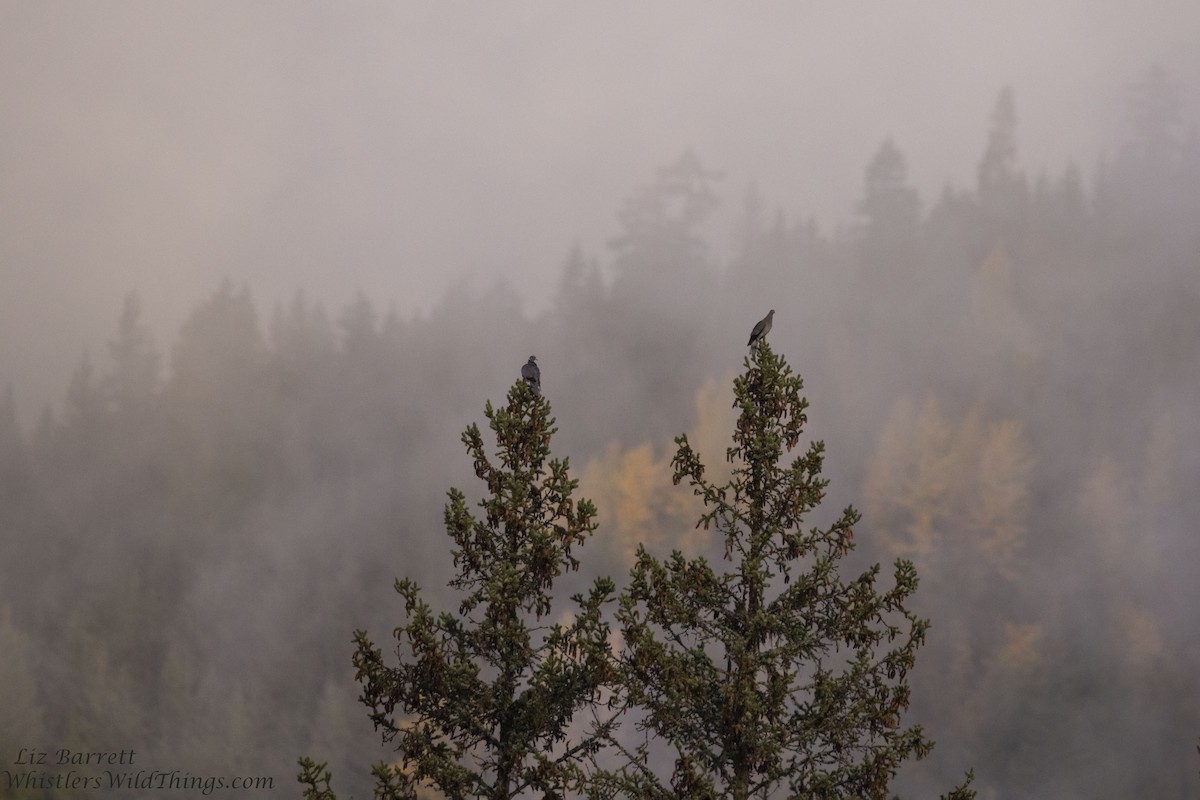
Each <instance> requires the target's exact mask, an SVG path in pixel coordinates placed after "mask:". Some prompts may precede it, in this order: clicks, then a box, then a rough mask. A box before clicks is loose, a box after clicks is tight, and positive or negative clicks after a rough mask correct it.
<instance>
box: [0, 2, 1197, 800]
mask: <svg viewBox="0 0 1200 800" xmlns="http://www.w3.org/2000/svg"><path fill="white" fill-rule="evenodd" d="M1198 29H1200V11H1197V10H1195V7H1194V5H1193V4H1192V3H1186V2H1164V3H1157V4H1155V9H1154V12H1153V13H1152V14H1151V13H1149V12H1140V13H1139V12H1137V11H1135V10H1134V9H1132V8H1131V7H1129V6H1128V4H1125V3H1119V2H1090V3H1085V2H1068V3H1057V4H1054V5H1053V7H1052V8H1046V7H1044V4H1035V3H1025V2H1019V3H1008V4H1005V5H1004V6H1003V7H1000V6H997V7H994V8H992V7H982V6H979V5H972V4H965V3H958V2H954V3H951V2H912V3H904V4H883V3H878V4H868V3H857V2H849V3H837V4H833V3H825V4H811V3H755V4H748V5H744V6H739V7H734V6H731V5H720V6H718V5H715V4H696V3H658V4H654V5H653V6H650V7H646V6H644V5H640V4H634V3H605V4H603V5H601V4H598V3H597V4H590V5H586V6H574V7H568V6H561V5H551V4H531V3H522V4H516V3H513V4H505V5H490V6H478V5H468V4H465V3H462V4H460V3H439V4H436V5H434V4H432V3H429V4H421V5H417V4H382V3H381V4H365V3H364V4H341V5H338V6H332V5H316V4H313V5H300V4H295V3H275V4H272V3H257V4H247V3H224V4H223V3H204V4H201V3H192V4H162V3H105V4H55V3H51V4H34V3H12V2H0V276H2V279H0V390H2V389H4V387H8V391H7V392H6V393H5V394H3V395H0V557H2V561H0V563H2V565H3V572H2V577H0V653H3V659H0V671H2V672H3V674H0V708H2V709H3V711H4V712H5V713H4V714H3V715H2V716H0V720H2V722H0V771H3V770H4V769H6V768H7V764H6V763H4V762H5V761H6V760H8V761H11V760H12V759H11V757H10V756H8V755H5V754H10V753H12V754H15V753H16V751H17V750H18V749H19V748H20V747H22V746H39V747H40V746H44V747H46V748H51V747H79V748H87V749H117V750H119V749H123V748H130V747H133V748H138V749H141V750H143V752H144V753H145V754H146V755H145V762H144V763H145V765H146V766H147V767H148V768H152V769H174V768H180V769H184V770H188V771H191V772H192V773H196V774H208V773H212V774H269V775H273V776H275V778H276V792H275V794H276V795H278V796H286V795H289V794H291V793H292V792H293V787H292V785H291V777H292V775H293V774H294V771H295V770H294V760H295V757H296V756H298V755H300V754H310V755H313V756H315V757H317V758H318V759H320V760H325V759H329V760H331V762H332V763H333V766H334V768H335V773H336V779H335V785H340V786H341V787H342V788H343V791H345V792H346V794H347V795H353V796H357V797H364V796H367V795H368V794H369V789H368V788H367V782H366V781H365V777H366V769H367V765H368V764H369V763H370V762H371V761H373V760H376V759H378V758H380V757H382V756H383V755H385V753H384V751H381V750H380V749H379V748H378V746H377V738H376V737H375V735H374V734H373V733H372V732H371V730H370V724H369V722H368V721H367V720H366V717H365V713H364V709H362V707H361V706H359V705H357V704H356V703H355V701H354V698H355V694H356V690H355V687H354V686H353V682H352V680H351V677H352V675H351V670H350V668H349V655H350V634H351V631H352V630H353V629H354V628H358V627H366V628H369V629H370V630H371V632H372V633H373V635H374V636H375V638H376V640H377V641H378V642H380V643H383V644H384V645H385V647H386V646H387V645H386V640H387V632H388V631H390V630H391V629H392V627H394V626H395V624H396V623H397V622H398V621H399V619H400V614H401V609H400V607H399V606H398V604H397V603H396V602H395V600H394V595H393V594H392V592H391V585H392V580H393V578H394V577H396V576H397V575H414V576H419V577H420V578H421V580H422V583H423V584H424V585H425V586H427V587H429V589H430V591H431V592H434V593H435V594H438V593H440V591H441V586H442V585H443V584H444V578H445V575H446V570H447V569H448V568H449V563H448V562H449V559H448V555H447V540H446V538H445V537H444V534H443V533H442V529H441V524H440V522H441V508H442V503H443V501H444V492H445V490H446V489H447V488H448V487H450V486H451V485H454V486H458V487H460V488H462V489H463V490H464V491H465V492H466V494H467V496H468V497H469V498H470V497H477V496H478V494H479V487H478V486H476V485H475V484H476V483H477V481H476V480H475V479H474V477H473V475H472V474H471V470H470V464H469V463H466V460H465V456H464V454H463V452H462V448H461V445H460V443H459V441H458V436H459V433H460V432H461V430H462V429H463V428H464V427H465V426H466V425H467V424H468V423H469V422H471V421H478V420H481V418H482V408H483V404H484V402H485V401H486V400H488V399H490V400H492V401H493V402H496V401H499V400H501V398H502V396H503V394H504V392H505V391H506V390H507V388H508V386H509V385H510V384H511V382H512V380H513V379H515V378H516V376H517V374H518V370H519V367H520V365H521V364H522V363H523V362H524V360H525V359H526V357H527V356H528V355H529V353H531V352H532V353H537V354H538V356H539V361H540V362H541V363H542V364H543V375H544V384H545V388H546V392H547V395H548V397H549V398H550V399H551V402H552V403H553V405H554V411H555V414H556V416H557V418H558V422H559V427H560V429H561V430H560V433H559V435H558V437H557V438H556V440H555V444H554V450H555V452H556V454H559V455H567V456H569V457H570V458H571V463H572V468H573V473H574V474H575V475H577V476H580V477H582V479H583V482H584V483H583V491H584V493H585V494H586V495H587V496H590V497H592V498H593V499H594V500H595V501H596V502H597V505H598V508H599V512H600V521H601V533H600V534H599V535H598V537H597V539H596V541H594V542H593V543H592V544H591V545H590V546H589V547H588V548H587V549H585V551H584V561H585V564H586V566H585V570H586V571H587V572H588V573H589V574H599V573H607V574H612V575H614V576H615V577H617V578H618V583H620V577H621V576H622V574H623V571H624V570H625V569H626V568H627V566H628V557H629V553H630V552H631V550H632V548H633V547H634V546H635V544H636V543H637V542H639V541H644V542H647V543H648V544H649V545H650V546H652V547H653V548H656V549H657V550H659V551H665V550H667V549H669V548H670V547H674V546H679V547H684V548H686V549H689V551H692V552H695V551H699V550H703V549H704V548H705V547H706V542H704V541H703V540H702V539H697V538H696V535H695V534H694V533H693V532H692V522H691V514H692V511H691V510H690V509H689V508H688V505H687V503H686V502H685V501H681V500H680V499H679V495H680V493H681V492H682V490H676V489H674V488H673V487H671V486H670V480H669V473H668V470H667V464H668V463H669V461H670V455H671V450H670V442H671V438H672V437H673V436H675V435H676V434H678V433H680V432H683V431H688V432H689V436H690V437H692V440H693V442H696V443H698V447H699V449H700V452H701V455H702V456H705V455H709V456H712V458H711V459H710V460H713V461H715V460H719V458H720V451H721V448H722V447H723V443H724V441H725V440H726V438H727V436H728V432H729V430H730V422H731V420H730V418H729V417H728V406H729V381H730V379H731V378H732V376H733V375H734V374H735V373H736V371H737V370H738V369H739V368H740V365H741V359H742V357H743V356H744V354H745V350H744V348H743V344H744V342H745V337H746V335H747V333H748V331H749V328H750V326H751V325H752V324H753V323H754V322H755V321H756V320H757V319H759V318H760V317H761V316H762V315H763V314H764V313H765V312H766V310H767V309H768V308H770V307H774V308H775V309H776V311H777V313H776V317H775V330H774V331H773V333H772V343H773V344H774V346H775V347H776V348H777V349H778V350H780V351H781V352H783V353H784V354H785V355H786V356H787V357H788V359H789V361H790V362H791V363H792V364H793V366H795V367H796V368H797V370H798V371H800V372H801V373H802V374H803V375H804V376H805V378H806V382H807V394H808V396H809V398H810V399H811V400H812V402H813V408H812V411H811V414H810V416H811V420H812V422H811V426H810V431H811V433H812V434H813V435H814V436H817V437H821V438H824V439H825V440H826V441H827V444H828V451H829V456H828V461H827V472H828V473H829V475H830V477H831V478H832V479H833V480H834V484H833V487H832V489H831V494H830V500H829V506H830V507H829V508H827V509H824V510H822V512H821V514H820V515H819V516H822V517H832V516H834V515H835V514H836V512H837V511H838V510H839V509H840V507H841V505H843V504H845V503H851V502H852V503H854V504H856V505H858V506H859V507H860V508H861V509H862V510H863V511H864V512H865V514H866V520H865V521H864V524H863V525H862V526H861V529H860V531H859V542H860V545H861V549H860V551H859V552H858V553H857V554H856V558H857V559H859V562H861V563H866V562H871V561H885V562H886V561H889V560H890V559H891V558H892V557H894V556H896V555H904V556H908V557H912V558H914V559H915V560H916V561H917V564H918V569H919V571H920V574H921V576H922V588H921V591H920V592H919V606H920V610H921V611H922V613H926V614H928V615H930V616H931V617H932V618H933V620H934V628H933V632H932V634H931V638H930V644H929V646H928V648H927V650H926V651H925V653H924V654H923V656H922V658H921V659H919V661H918V667H917V674H916V676H915V691H916V694H915V700H914V707H913V719H914V720H915V721H920V722H923V723H925V724H926V726H927V733H928V734H929V735H930V736H931V737H932V738H934V739H936V740H937V741H938V742H939V745H938V748H937V750H935V753H934V755H933V756H932V757H931V759H930V760H929V761H927V762H925V763H923V764H920V765H915V766H914V767H913V768H912V769H910V770H908V771H906V772H905V774H904V777H903V780H902V784H901V785H900V786H899V788H901V789H902V790H904V796H906V797H909V796H911V797H918V796H936V794H937V792H939V791H945V790H946V789H948V788H949V787H950V785H952V784H953V783H955V782H957V780H958V778H959V776H960V774H961V772H962V771H963V770H964V769H965V768H967V767H972V766H973V767H975V768H976V771H977V774H978V776H979V785H980V787H981V788H982V790H983V796H984V797H986V798H1000V797H1065V796H1079V797H1112V798H1123V797H1129V796H1135V795H1138V794H1139V793H1140V794H1141V795H1142V796H1151V795H1152V796H1157V797H1191V796H1194V794H1195V792H1194V790H1195V785H1196V784H1195V781H1196V772H1197V769H1198V766H1197V759H1196V757H1195V743H1196V739H1197V737H1198V736H1200V690H1198V689H1197V686H1196V684H1195V680H1194V675H1195V674H1197V671H1198V670H1200V644H1198V642H1200V628H1198V625H1197V622H1196V614H1195V609H1196V608H1197V607H1198V605H1200V588H1198V586H1197V582H1196V581H1195V578H1194V572H1195V565H1196V564H1197V563H1200V537H1198V535H1197V531H1196V525H1195V519H1197V518H1198V515H1200V505H1198V503H1200V501H1198V499H1197V497H1196V496H1195V492H1194V491H1193V487H1194V486H1195V485H1196V482H1197V479H1198V478H1200V462H1198V460H1197V457H1196V455H1195V454H1196V453H1197V452H1200V433H1198V431H1200V429H1198V428H1197V426H1196V425H1195V423H1194V416H1195V410H1196V397H1197V396H1198V393H1200V381H1198V379H1197V375H1200V278H1198V277H1197V276H1198V275H1200V264H1198V263H1197V255H1196V254H1197V253H1198V252H1200V234H1198V232H1197V231H1198V230H1200V227H1198V226H1197V225H1196V222H1197V220H1200V138H1198V136H1197V124H1196V121H1197V116H1198V114H1197V109H1198V108H1200V96H1198V91H1197V88H1198V87H1200V49H1198V48H1196V47H1195V31H1196V30H1198ZM817 521H820V520H817ZM441 599H442V600H443V601H444V602H445V603H446V604H447V606H448V607H450V606H451V605H452V603H453V601H452V599H448V598H445V597H442V598H441ZM6 791H7V790H6V787H5V786H4V784H3V783H0V797H7V796H8V795H6V794H5V792H6ZM14 796H18V797H24V796H36V797H42V796H46V795H42V794H26V795H19V794H18V795H14ZM49 796H52V795H49ZM64 796H65V795H64ZM112 796H113V797H117V796H118V795H116V794H113V795H112Z"/></svg>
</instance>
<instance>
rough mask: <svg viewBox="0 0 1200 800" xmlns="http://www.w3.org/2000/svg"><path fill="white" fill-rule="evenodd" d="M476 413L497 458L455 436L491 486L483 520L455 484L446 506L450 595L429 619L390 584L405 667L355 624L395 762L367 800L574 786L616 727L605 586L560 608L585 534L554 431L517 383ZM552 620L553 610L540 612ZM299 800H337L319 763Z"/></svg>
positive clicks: (357, 661) (586, 512)
mask: <svg viewBox="0 0 1200 800" xmlns="http://www.w3.org/2000/svg"><path fill="white" fill-rule="evenodd" d="M486 416H487V419H488V422H489V424H490V426H491V429H492V431H493V432H494V434H495V438H496V444H497V448H496V449H497V452H496V455H495V457H493V456H490V455H489V454H488V452H487V449H486V448H485V447H484V442H483V437H482V435H481V434H480V431H479V428H478V426H476V425H474V424H472V425H471V426H470V427H468V428H467V430H466V432H465V433H464V434H463V436H462V441H463V443H464V444H465V445H466V447H467V452H468V453H469V455H470V457H471V459H472V460H473V462H474V466H475V474H476V475H477V476H478V477H479V478H480V480H482V481H483V482H484V483H485V485H486V487H487V491H486V495H485V496H484V498H483V499H482V500H481V501H480V503H479V506H480V508H481V510H482V513H481V514H480V515H479V516H476V515H474V514H472V513H471V511H470V509H469V508H468V504H467V500H466V497H465V495H464V494H463V493H462V492H461V491H459V490H458V489H451V490H450V492H449V502H448V503H447V505H446V508H445V523H446V530H447V533H448V534H449V536H450V537H451V539H452V540H453V551H452V552H453V559H454V566H455V567H456V570H457V574H456V576H455V577H454V578H453V579H452V580H451V581H450V583H449V586H450V587H451V588H452V589H453V590H455V591H456V592H457V593H458V594H459V595H460V596H461V602H460V604H459V606H458V609H457V611H455V612H442V613H437V612H435V611H434V609H433V608H432V607H431V606H430V604H429V603H427V602H426V601H425V600H424V599H422V593H421V590H420V588H419V587H418V585H417V584H416V583H415V582H414V581H413V580H411V579H408V578H406V579H403V580H397V581H396V585H395V588H396V591H397V592H398V593H399V594H400V596H401V597H403V598H404V607H405V613H406V615H407V621H406V622H405V623H404V624H403V625H401V626H400V627H398V628H397V629H396V630H395V631H394V635H395V637H396V639H397V640H398V642H399V645H398V647H397V648H396V652H397V655H398V656H399V660H400V663H399V665H398V666H390V665H389V664H387V663H386V662H385V659H384V655H383V651H382V649H381V648H379V647H377V646H376V645H375V644H373V643H372V641H371V640H370V639H369V638H368V636H367V633H366V632H365V631H361V630H360V631H356V632H355V640H356V644H357V648H356V651H355V653H354V665H355V667H356V669H357V678H358V680H359V681H360V683H361V686H362V697H361V700H362V701H363V703H365V704H366V705H367V706H368V708H370V717H371V719H372V721H373V722H374V724H375V726H376V729H377V730H379V731H381V732H382V736H383V739H384V741H385V742H394V743H395V744H396V747H397V750H398V752H399V758H398V760H397V761H396V762H394V763H393V764H380V765H378V766H377V767H376V768H375V770H374V774H375V777H376V783H377V785H376V797H378V798H385V799H387V800H390V799H391V798H415V797H417V796H418V793H419V792H420V793H422V794H425V793H426V791H427V790H428V789H434V790H436V791H437V792H439V793H440V795H441V796H445V797H448V798H489V799H490V800H501V798H512V797H517V796H530V795H531V794H532V795H535V796H538V797H545V798H561V797H565V796H566V795H567V794H568V793H573V792H577V791H580V790H581V788H580V787H581V786H582V785H583V783H584V781H585V779H586V765H587V764H588V762H589V761H590V760H591V758H592V756H594V755H595V754H596V753H597V752H598V751H599V749H600V748H601V746H602V743H603V742H604V739H605V734H606V732H607V729H608V727H609V726H611V724H612V723H611V721H609V722H607V723H605V722H600V721H599V719H600V717H601V716H602V714H601V713H596V714H592V713H590V712H591V711H598V706H599V703H600V700H601V697H602V695H603V694H605V693H606V691H607V689H606V687H608V685H609V684H610V683H611V681H612V679H613V677H614V675H615V671H614V664H615V662H614V659H613V656H612V653H611V650H610V648H609V644H608V635H609V624H608V622H607V621H606V620H605V618H604V613H603V610H604V606H605V604H606V603H607V602H608V601H609V600H610V599H612V598H613V596H614V595H615V591H616V590H615V587H614V585H613V583H612V581H611V580H609V579H607V578H601V579H597V580H596V581H595V582H594V583H593V584H592V585H591V588H590V591H588V592H587V594H586V595H584V594H583V593H580V594H576V595H574V596H573V597H572V598H571V599H572V602H573V604H574V606H573V607H572V608H571V609H570V612H569V613H566V614H564V613H563V612H562V611H561V610H559V609H558V608H556V607H555V597H554V595H553V589H554V586H555V581H556V579H558V578H560V577H561V576H563V575H564V573H566V572H568V571H575V570H577V569H578V567H579V561H578V559H577V558H576V555H575V548H577V547H579V546H580V545H582V544H583V543H584V541H585V540H586V539H587V538H588V536H589V535H590V534H591V533H592V531H593V530H595V528H596V523H595V521H594V518H595V515H596V509H595V507H594V505H593V504H592V503H591V501H589V500H586V499H576V498H574V497H573V496H572V495H573V492H574V490H575V489H576V486H577V484H578V481H577V480H575V479H572V478H571V477H570V476H569V473H568V461H567V460H566V459H563V460H561V461H560V460H558V459H550V440H551V437H552V436H553V434H554V433H555V432H556V430H557V429H556V428H555V421H554V418H553V417H551V416H550V404H549V403H548V402H547V401H546V399H545V398H544V397H542V396H538V395H535V394H534V393H533V392H532V391H531V390H530V388H529V386H528V385H527V384H526V383H525V382H524V381H519V382H518V383H517V384H515V385H514V386H513V388H512V389H510V391H509V393H508V404H507V406H505V407H503V408H498V409H494V408H493V407H492V405H491V403H490V402H489V403H488V404H487V407H486ZM552 613H553V617H552V616H551V615H552ZM300 763H301V768H302V772H301V774H300V780H301V782H302V783H304V784H306V785H307V787H308V788H307V790H306V792H305V796H306V797H308V798H326V799H327V798H332V797H333V796H334V795H333V792H332V790H331V789H330V787H329V778H330V776H329V774H328V772H327V771H325V769H324V765H319V764H316V763H314V762H312V761H310V760H308V759H302V760H301V762H300Z"/></svg>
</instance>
